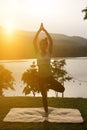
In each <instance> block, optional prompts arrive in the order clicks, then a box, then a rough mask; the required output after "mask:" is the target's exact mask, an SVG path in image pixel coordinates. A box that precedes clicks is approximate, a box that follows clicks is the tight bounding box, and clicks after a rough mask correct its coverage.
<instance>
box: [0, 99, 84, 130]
mask: <svg viewBox="0 0 87 130" xmlns="http://www.w3.org/2000/svg"><path fill="white" fill-rule="evenodd" d="M48 104H49V106H50V107H57V108H77V109H79V110H80V112H81V114H82V116H83V119H84V123H81V124H79V123H76V124H72V123H49V122H43V123H7V122H3V118H4V117H5V116H6V114H7V113H8V112H9V110H10V109H11V108H17V107H18V108H19V107H21V108H25V107H26V108H27V107H32V108H33V107H42V100H41V97H0V130H87V99H84V98H54V97H52V98H48Z"/></svg>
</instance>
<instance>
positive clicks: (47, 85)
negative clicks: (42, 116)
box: [38, 76, 65, 112]
mask: <svg viewBox="0 0 87 130" xmlns="http://www.w3.org/2000/svg"><path fill="white" fill-rule="evenodd" d="M38 80H39V88H40V91H41V94H42V100H43V106H44V110H45V112H48V102H47V90H48V89H52V90H54V91H57V92H61V93H63V92H64V90H65V88H64V86H63V85H62V84H60V83H59V82H58V81H57V80H55V79H54V77H53V76H51V77H47V78H38Z"/></svg>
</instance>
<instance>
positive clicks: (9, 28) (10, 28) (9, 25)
mask: <svg viewBox="0 0 87 130" xmlns="http://www.w3.org/2000/svg"><path fill="white" fill-rule="evenodd" d="M3 27H4V29H5V30H6V32H8V33H12V31H13V29H14V26H13V23H11V22H6V23H5V24H4V25H3Z"/></svg>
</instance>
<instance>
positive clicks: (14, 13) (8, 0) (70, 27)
mask: <svg viewBox="0 0 87 130" xmlns="http://www.w3.org/2000/svg"><path fill="white" fill-rule="evenodd" d="M86 6H87V0H0V26H3V27H8V29H12V28H13V29H21V30H27V31H37V30H38V28H39V26H40V23H41V22H43V24H44V27H45V28H46V29H47V30H48V32H50V33H58V34H65V35H69V36H73V35H75V36H81V37H85V38H87V20H83V18H84V13H82V12H81V11H82V9H84V8H85V7H86Z"/></svg>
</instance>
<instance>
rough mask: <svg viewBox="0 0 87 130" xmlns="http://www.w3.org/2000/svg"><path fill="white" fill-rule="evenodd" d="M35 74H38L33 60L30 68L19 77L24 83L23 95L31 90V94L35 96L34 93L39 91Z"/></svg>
mask: <svg viewBox="0 0 87 130" xmlns="http://www.w3.org/2000/svg"><path fill="white" fill-rule="evenodd" d="M37 75H38V69H37V65H36V64H35V62H34V61H33V63H32V65H31V66H30V68H29V69H27V70H26V71H25V72H24V73H23V75H22V78H21V80H22V81H23V83H24V84H25V85H26V86H25V87H24V89H23V93H24V94H25V95H27V94H30V92H32V93H33V95H34V96H35V94H36V93H39V92H40V90H39V86H38V79H37Z"/></svg>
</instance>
